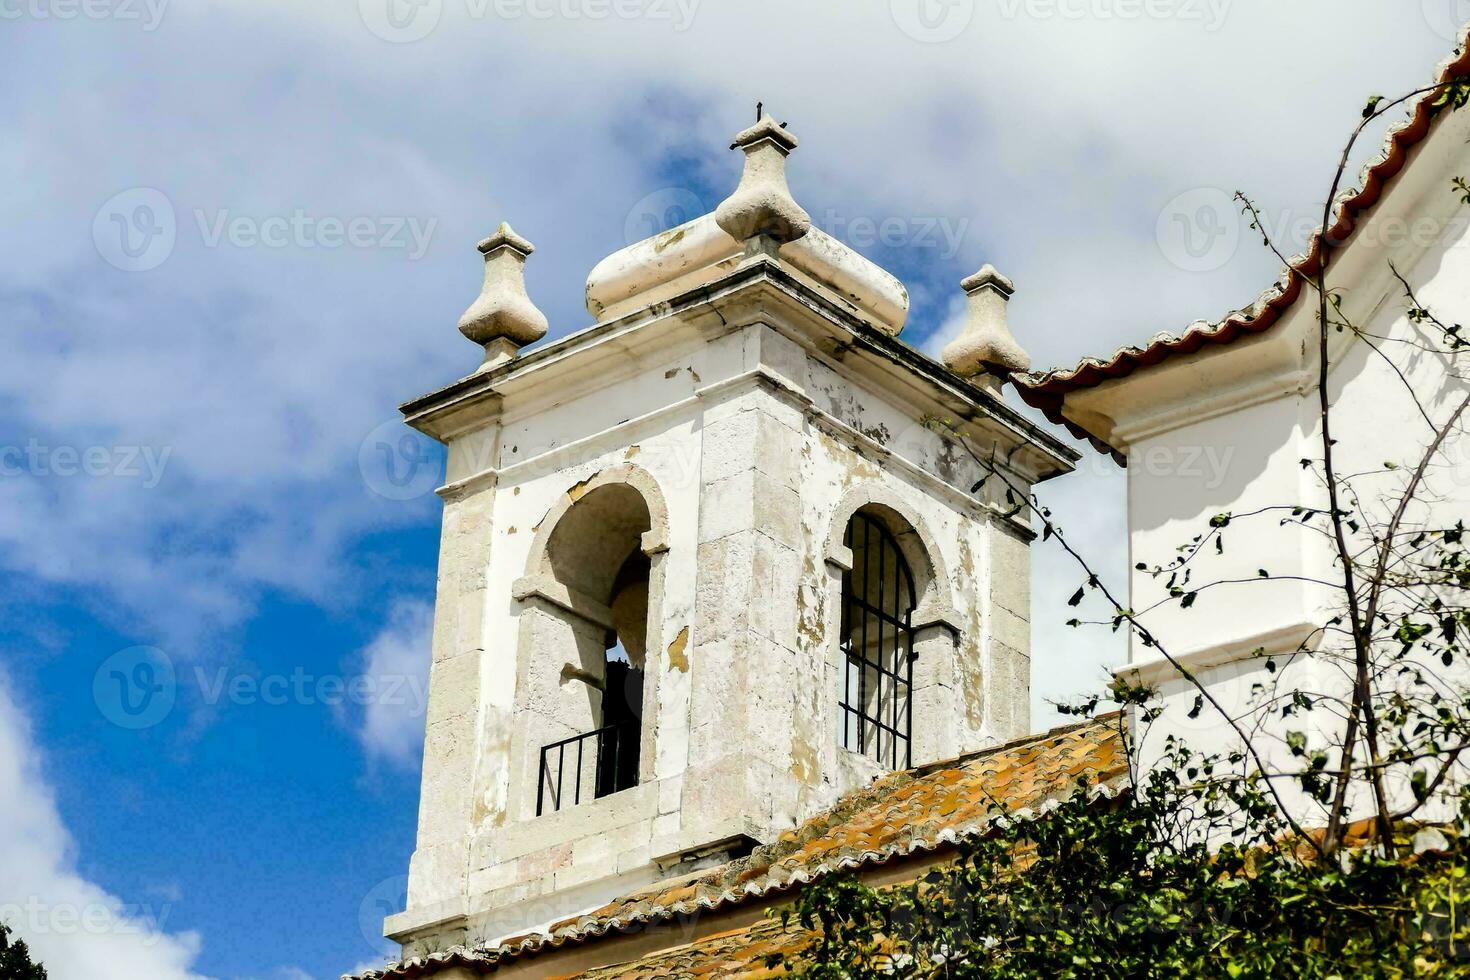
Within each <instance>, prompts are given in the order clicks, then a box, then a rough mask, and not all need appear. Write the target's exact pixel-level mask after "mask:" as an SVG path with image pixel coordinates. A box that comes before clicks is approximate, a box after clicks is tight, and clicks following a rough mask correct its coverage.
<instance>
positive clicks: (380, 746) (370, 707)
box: [357, 599, 434, 767]
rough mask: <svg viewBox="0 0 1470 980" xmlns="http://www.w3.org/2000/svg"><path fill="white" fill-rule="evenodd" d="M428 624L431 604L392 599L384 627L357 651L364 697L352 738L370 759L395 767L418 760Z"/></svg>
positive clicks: (431, 620) (430, 627)
mask: <svg viewBox="0 0 1470 980" xmlns="http://www.w3.org/2000/svg"><path fill="white" fill-rule="evenodd" d="M433 627H434V609H433V606H432V605H431V604H430V603H427V602H421V601H417V600H407V599H400V600H398V601H396V602H394V603H393V606H392V608H391V610H390V612H389V616H388V623H387V625H386V626H384V627H383V629H382V631H381V632H380V633H379V634H378V635H377V636H376V637H374V638H373V641H372V642H371V643H369V644H368V645H367V646H366V647H364V648H363V649H362V651H361V652H360V653H359V654H358V658H359V659H360V661H361V664H362V668H361V676H362V677H363V678H364V681H365V685H364V689H365V690H367V691H368V697H367V698H366V699H364V700H365V702H366V703H364V704H363V705H362V715H361V717H360V718H359V719H358V720H357V737H358V740H359V741H360V742H361V743H362V747H363V750H364V751H365V752H366V753H367V755H368V758H370V759H374V760H382V761H384V762H387V763H388V764H390V765H394V766H400V767H413V766H415V765H417V764H418V760H419V755H420V752H421V751H422V748H423V743H424V711H425V708H426V706H427V701H428V690H429V640H430V634H431V633H432V631H433Z"/></svg>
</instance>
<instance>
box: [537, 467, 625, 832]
mask: <svg viewBox="0 0 1470 980" xmlns="http://www.w3.org/2000/svg"><path fill="white" fill-rule="evenodd" d="M651 526H652V522H651V515H650V513H649V509H648V506H647V504H646V502H645V500H644V498H643V497H642V495H641V494H640V493H639V492H638V491H637V490H635V489H634V488H633V487H631V486H629V485H627V484H623V483H611V484H607V485H604V486H600V487H597V488H595V489H592V490H590V491H588V492H586V494H585V495H584V496H582V497H581V498H580V499H578V500H577V501H576V502H575V503H574V504H572V506H571V508H570V509H569V510H568V511H567V512H566V513H565V514H564V515H562V516H561V518H560V520H558V522H557V523H556V525H555V527H554V529H553V530H552V532H551V534H550V537H549V538H548V540H547V544H546V549H545V555H544V558H543V559H542V560H541V562H540V563H539V567H538V568H537V569H536V573H535V574H534V575H533V576H532V578H531V579H528V582H529V588H528V591H529V592H530V593H531V594H534V595H539V596H541V597H543V598H546V599H548V600H549V602H548V604H546V605H544V606H543V615H541V616H540V617H539V618H537V619H535V620H534V625H533V626H532V627H531V632H530V633H529V634H527V635H526V636H525V642H526V644H527V647H528V648H529V649H528V653H529V656H530V663H529V665H528V670H529V676H530V678H531V681H530V685H531V690H529V691H528V693H527V695H526V700H527V703H528V705H529V706H530V707H529V710H528V712H527V718H528V722H529V724H530V726H531V728H530V733H529V734H530V742H531V747H532V749H533V751H534V752H535V753H536V755H535V757H534V762H533V763H532V764H533V765H534V766H535V771H536V812H537V813H538V814H540V813H546V812H550V811H554V810H561V809H564V808H566V807H569V806H574V805H576V804H579V803H586V802H588V801H590V800H592V799H597V798H600V797H604V796H609V795H611V794H613V793H617V792H621V791H622V790H625V789H630V788H631V787H633V786H636V785H637V784H638V782H639V774H640V762H641V759H642V756H643V751H642V749H643V741H644V735H645V731H644V725H643V715H644V704H645V699H646V695H645V686H646V685H645V683H644V680H645V665H646V655H647V645H648V621H649V591H650V589H649V584H650V580H651V572H652V562H651V560H650V558H649V556H648V555H647V554H645V553H644V551H643V550H642V547H641V541H642V539H643V536H644V535H645V534H646V533H647V532H648V531H649V530H650V529H651Z"/></svg>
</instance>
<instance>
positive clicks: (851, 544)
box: [838, 509, 918, 769]
mask: <svg viewBox="0 0 1470 980" xmlns="http://www.w3.org/2000/svg"><path fill="white" fill-rule="evenodd" d="M842 543H843V545H845V546H846V547H847V548H848V549H849V550H850V552H851V554H852V567H851V568H848V569H846V570H844V572H843V575H842V633H841V646H842V654H843V664H842V669H841V674H842V690H841V697H840V700H839V702H838V710H839V712H840V715H841V717H840V733H841V734H840V737H841V740H842V745H843V747H844V748H846V749H849V750H851V751H853V752H857V753H859V754H861V755H864V756H866V757H868V758H870V759H872V760H873V761H874V762H877V763H878V764H880V765H883V766H887V767H888V768H890V769H907V768H909V767H910V766H911V765H913V750H912V738H911V732H912V726H913V697H912V692H913V682H914V674H913V662H914V630H913V613H914V608H915V607H916V606H917V604H918V596H917V593H916V591H915V589H914V576H913V572H912V570H911V569H910V568H909V564H908V562H907V561H906V560H905V558H904V554H903V550H902V549H901V548H900V547H899V543H898V540H897V539H896V538H895V537H894V535H893V532H892V531H891V530H890V529H889V528H888V526H887V525H886V523H885V522H884V521H883V520H882V519H881V517H880V516H879V514H877V513H876V512H874V511H872V510H870V509H864V510H859V511H858V512H857V513H855V514H853V516H852V519H851V520H850V521H848V524H847V529H846V531H845V532H844V534H843V539H842Z"/></svg>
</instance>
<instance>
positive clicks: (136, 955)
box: [0, 676, 200, 980]
mask: <svg viewBox="0 0 1470 980" xmlns="http://www.w3.org/2000/svg"><path fill="white" fill-rule="evenodd" d="M41 758H42V756H41V754H40V751H39V749H38V747H37V746H36V745H35V743H34V741H33V740H32V737H31V730H30V722H29V720H28V719H27V717H26V715H25V713H24V712H23V711H22V710H21V708H20V706H19V705H17V704H16V702H15V700H14V699H13V698H12V696H11V694H10V690H9V684H8V681H7V680H6V679H5V678H4V677H3V676H0V799H3V800H5V805H4V806H3V807H0V868H4V869H5V870H4V886H5V893H4V895H3V896H0V918H3V919H4V920H5V921H6V922H7V923H8V924H9V925H10V926H11V927H12V928H13V929H14V930H15V932H16V933H17V934H18V936H19V937H20V938H21V939H24V940H25V942H26V944H27V945H28V946H29V947H30V949H31V953H32V958H33V959H36V960H37V961H39V962H41V963H42V964H43V965H44V966H45V967H46V969H47V971H48V972H49V974H50V975H51V976H52V977H55V978H56V980H73V978H83V977H107V978H108V980H199V975H198V974H196V973H195V972H194V970H193V963H194V961H195V959H196V958H197V957H198V954H199V948H200V938H199V936H198V935H197V934H195V933H192V932H182V933H180V932H169V931H168V919H169V914H170V911H171V909H172V907H173V902H172V901H171V900H168V899H164V898H156V897H155V899H150V900H147V901H142V902H137V903H129V902H127V901H125V900H124V899H123V898H121V897H119V896H117V895H113V894H111V893H109V892H108V891H106V890H105V889H103V888H102V887H100V886H99V885H97V884H95V883H94V882H90V881H88V880H86V879H85V878H84V877H82V875H81V874H80V873H79V872H78V870H77V862H76V854H75V848H74V846H73V844H72V840H71V837H70V835H69V834H68V833H67V830H66V827H65V826H64V825H63V823H62V820H61V815H60V813H58V812H57V809H56V801H55V799H54V796H53V793H52V790H51V788H50V786H49V785H48V784H47V781H46V778H45V774H44V773H43V771H42V764H41Z"/></svg>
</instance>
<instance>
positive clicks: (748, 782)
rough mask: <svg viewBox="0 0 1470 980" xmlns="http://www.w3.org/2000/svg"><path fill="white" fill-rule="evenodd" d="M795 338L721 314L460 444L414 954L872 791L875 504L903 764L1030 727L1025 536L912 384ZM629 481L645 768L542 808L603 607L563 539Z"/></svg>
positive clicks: (563, 906) (585, 701) (583, 714)
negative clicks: (982, 487) (906, 692)
mask: <svg viewBox="0 0 1470 980" xmlns="http://www.w3.org/2000/svg"><path fill="white" fill-rule="evenodd" d="M791 332H792V328H790V327H789V326H788V325H785V324H783V323H781V322H779V321H770V322H766V321H764V320H762V319H759V318H756V319H752V320H751V321H750V322H747V323H745V324H733V325H725V326H724V328H723V329H722V330H719V331H716V332H713V333H712V332H709V331H706V332H705V333H704V334H702V335H697V336H691V337H689V338H687V341H686V342H684V343H680V344H671V345H668V346H666V347H665V348H663V349H661V350H660V351H659V353H658V356H656V357H655V356H644V357H642V358H641V359H639V360H638V361H637V367H636V369H632V370H627V369H626V367H625V369H624V370H623V372H622V373H621V374H620V375H618V376H616V377H614V378H613V379H612V380H608V379H607V378H605V377H603V376H600V375H597V374H595V373H592V372H589V373H588V374H587V375H586V376H585V378H583V379H582V381H581V382H580V383H579V384H577V385H574V386H571V387H570V388H564V389H562V390H560V391H558V392H556V393H554V394H553V393H550V392H537V393H535V394H533V395H529V396H525V397H522V398H518V399H515V400H511V399H507V400H506V402H505V404H503V405H502V406H500V408H499V414H498V416H497V418H496V420H495V422H494V424H493V425H490V426H486V427H483V428H479V429H473V430H471V432H469V433H467V434H465V435H461V436H456V437H452V438H450V439H449V444H450V454H451V474H450V476H451V486H452V487H453V488H454V489H453V490H452V492H450V493H449V494H448V495H447V497H446V505H445V525H444V548H443V553H442V557H441V570H440V586H439V599H438V607H437V613H436V617H437V618H436V626H435V641H434V643H435V648H434V670H433V679H432V688H431V690H432V693H431V708H430V719H429V734H428V743H427V748H426V754H425V779H424V804H423V809H424V817H423V820H422V822H421V829H420V841H419V850H418V852H417V853H416V855H415V858H414V863H413V874H412V880H411V887H410V910H409V912H407V913H405V914H403V915H400V916H395V917H393V918H392V919H390V922H389V928H390V931H391V932H393V933H394V934H395V935H397V936H399V937H400V938H401V939H404V940H407V941H409V945H410V949H413V948H415V947H414V942H415V941H418V940H425V941H428V942H437V943H440V944H442V943H443V942H445V941H452V940H454V939H470V940H478V941H485V940H489V939H493V938H496V937H498V936H501V935H504V934H507V933H510V932H515V931H519V930H522V929H526V928H533V927H536V926H538V925H541V924H544V923H546V922H549V921H553V920H555V919H558V918H561V917H564V916H566V915H570V914H574V913H576V912H578V911H580V910H584V909H587V908H591V907H594V906H596V905H598V904H600V903H602V902H604V901H606V900H608V899H609V898H611V897H614V896H615V895H617V894H619V893H622V892H626V891H627V890H629V889H630V888H633V887H637V886H640V885H642V884H645V883H648V882H650V881H652V880H655V879H657V878H659V877H664V876H669V875H673V874H681V873H684V872H685V871H688V870H690V869H692V868H695V867H698V866H701V865H702V864H707V863H711V862H714V861H718V860H721V859H723V858H724V857H726V856H728V855H729V854H730V853H731V851H732V849H736V848H740V847H748V846H750V845H751V843H753V842H758V841H766V840H770V839H773V838H774V837H775V836H776V835H777V834H779V833H780V831H782V830H784V829H786V828H788V827H791V826H793V825H795V823H797V822H798V821H800V820H802V819H804V818H806V817H808V816H810V815H811V814H812V813H814V812H816V811H818V810H820V809H822V808H824V807H826V806H828V805H830V804H831V803H832V802H833V801H834V800H835V799H836V798H837V797H838V796H840V795H842V794H843V793H845V792H847V791H849V790H851V789H853V788H855V787H858V786H861V785H865V784H866V783H867V782H869V781H870V780H871V779H872V778H873V776H874V775H876V774H877V773H878V772H879V771H880V769H879V767H878V766H877V765H876V764H875V763H874V762H873V761H871V760H869V759H866V758H864V757H863V756H861V755H858V754H856V753H854V752H851V751H848V750H846V749H843V748H842V747H841V746H840V744H839V737H838V732H839V728H838V709H837V702H838V697H839V691H840V680H841V674H840V673H839V671H840V669H841V664H842V657H841V652H840V649H839V636H838V634H839V632H840V619H841V612H840V610H841V603H840V587H841V580H842V570H843V568H844V562H847V563H849V564H850V562H851V556H850V554H846V557H844V553H846V552H847V549H846V548H844V547H843V544H842V539H843V532H844V529H845V527H846V524H847V522H848V521H849V520H850V519H851V517H852V515H853V514H854V513H855V512H857V511H858V510H859V509H861V508H867V509H869V510H871V511H872V512H874V513H877V514H879V515H881V517H882V519H883V520H884V521H885V522H887V524H888V525H889V526H890V528H891V530H892V531H893V532H894V533H895V535H896V536H897V538H898V540H899V542H900V547H901V549H902V551H903V552H904V555H905V557H906V559H907V560H908V562H909V564H910V565H911V566H912V570H913V572H914V575H915V578H916V585H917V587H918V592H919V603H918V608H917V609H916V610H915V613H914V618H913V622H914V624H915V628H916V636H915V647H914V649H915V651H916V653H917V655H918V659H917V661H916V663H915V665H914V689H913V698H914V707H913V716H912V731H913V762H914V764H922V763H925V762H930V761H934V760H937V759H941V758H945V757H950V756H953V755H955V754H958V753H962V752H966V751H970V750H973V749H977V748H981V747H983V746H985V745H988V744H993V743H995V742H998V741H1002V740H1005V739H1009V738H1012V737H1015V736H1017V735H1020V734H1024V733H1025V732H1026V731H1027V730H1028V718H1027V705H1028V703H1029V696H1028V690H1027V688H1028V679H1029V673H1028V670H1029V668H1028V664H1029V646H1028V634H1029V628H1028V624H1027V620H1026V609H1027V604H1028V601H1029V594H1028V578H1029V570H1028V552H1027V545H1028V542H1029V538H1030V532H1029V530H1028V529H1027V528H1026V527H1024V526H1023V525H1021V524H1018V523H1017V522H1016V521H1015V519H1014V518H1012V517H1009V516H1007V515H1006V513H1005V512H1004V510H1003V508H1000V507H997V506H995V505H994V500H993V499H990V497H989V496H987V494H986V493H982V494H981V495H980V498H981V499H977V498H976V497H975V496H972V495H971V494H970V493H969V492H968V491H969V488H970V487H971V486H972V484H973V483H974V482H975V480H976V479H977V478H978V474H979V468H978V467H977V466H976V465H975V464H974V462H973V461H972V460H970V458H969V457H968V456H967V455H966V454H965V453H963V452H962V451H961V450H959V449H958V448H957V447H956V445H955V443H954V442H953V438H952V437H948V438H947V437H944V436H942V435H941V434H940V433H939V432H937V431H935V430H934V428H933V427H932V426H926V424H925V423H924V420H923V417H922V411H921V410H920V409H918V408H916V407H914V405H912V404H905V398H904V396H903V394H902V393H901V391H899V390H884V389H883V388H882V387H881V386H879V385H875V384H873V383H872V382H871V381H859V380H856V379H854V378H852V377H849V376H848V374H847V372H846V371H845V370H844V369H843V367H842V365H841V362H840V360H834V359H833V358H830V357H828V356H827V355H825V354H823V353H820V352H818V351H816V350H813V349H811V348H810V347H807V346H804V345H803V344H801V343H799V342H797V340H795V339H793V337H792V336H791ZM894 370H900V369H899V368H895V369H894ZM614 484H627V485H629V486H632V487H633V488H634V489H635V490H637V491H638V493H639V494H641V496H642V499H643V500H644V502H645V503H646V506H647V513H648V526H649V530H648V531H647V533H646V534H644V535H643V537H642V539H641V542H640V546H641V547H642V549H643V550H644V552H645V553H646V554H648V555H649V557H650V560H651V562H652V572H651V581H650V588H649V622H648V640H647V645H648V654H647V670H648V676H647V679H646V680H645V711H644V719H645V720H644V729H645V731H644V742H643V750H642V756H641V760H642V765H643V772H642V782H641V783H640V785H638V786H637V787H636V788H634V789H630V790H626V791H623V792H620V793H616V794H613V795H611V796H608V797H605V798H603V799H600V800H593V801H587V800H584V801H583V803H582V804H581V805H579V806H576V807H571V808H564V809H563V810H561V811H560V812H554V813H544V814H542V815H541V816H539V817H538V816H536V815H535V812H536V810H535V808H536V800H535V789H536V776H537V772H536V769H537V763H538V759H539V749H540V747H541V745H543V744H546V743H547V742H548V741H550V740H553V739H555V738H561V737H565V736H566V735H570V734H576V733H578V732H579V731H585V730H588V729H590V727H592V725H593V723H594V720H593V714H592V709H591V707H590V706H591V704H592V703H593V702H592V701H590V700H589V689H588V688H587V686H586V684H587V682H586V680H585V676H583V677H579V676H578V674H579V672H580V673H581V674H582V675H586V674H589V673H592V672H594V670H595V667H596V665H595V664H594V663H593V662H592V661H593V660H594V659H595V658H594V657H593V654H595V653H596V652H597V651H598V650H599V649H600V641H599V637H600V635H601V631H603V630H605V628H606V626H607V621H606V619H605V617H606V616H608V615H610V613H609V612H608V611H607V610H606V609H605V607H600V606H599V604H598V602H597V601H596V599H595V597H591V596H589V595H587V594H586V593H584V592H582V591H581V589H582V588H583V585H582V584H581V583H579V582H578V581H577V580H576V577H575V576H574V575H573V576H569V575H568V574H564V572H565V571H566V570H565V569H558V568H557V567H554V566H556V564H557V563H558V562H561V563H565V561H566V560H567V558H566V556H565V555H563V556H559V557H557V558H556V559H555V561H552V560H551V559H550V558H549V557H548V555H547V548H548V542H549V541H550V540H551V535H552V533H553V530H554V529H555V528H556V527H557V526H558V523H559V522H560V521H563V520H565V519H566V515H567V514H569V513H573V512H574V511H575V508H576V507H577V506H578V502H579V501H580V500H583V499H585V498H586V495H588V494H590V493H594V492H596V491H597V489H598V488H601V487H605V486H609V485H614ZM594 523H595V522H594ZM589 560H590V559H589ZM587 588H589V589H590V588H591V586H587Z"/></svg>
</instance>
